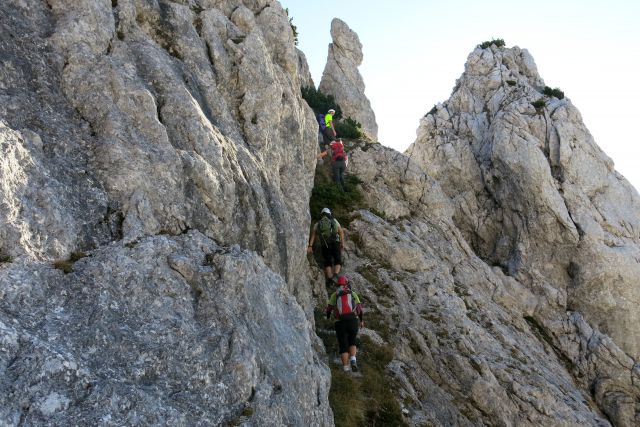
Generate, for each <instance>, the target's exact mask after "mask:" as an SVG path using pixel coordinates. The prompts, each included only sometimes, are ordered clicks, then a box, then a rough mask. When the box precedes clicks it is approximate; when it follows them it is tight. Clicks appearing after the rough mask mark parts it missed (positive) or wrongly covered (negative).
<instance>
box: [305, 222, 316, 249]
mask: <svg viewBox="0 0 640 427" xmlns="http://www.w3.org/2000/svg"><path fill="white" fill-rule="evenodd" d="M315 240H316V228H315V227H313V229H312V230H311V238H310V239H309V246H307V253H308V254H310V253H311V252H313V242H315Z"/></svg>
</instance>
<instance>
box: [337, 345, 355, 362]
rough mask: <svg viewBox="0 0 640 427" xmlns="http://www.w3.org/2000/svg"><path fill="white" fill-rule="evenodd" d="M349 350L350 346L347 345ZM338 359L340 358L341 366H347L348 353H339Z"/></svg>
mask: <svg viewBox="0 0 640 427" xmlns="http://www.w3.org/2000/svg"><path fill="white" fill-rule="evenodd" d="M353 347H355V346H353ZM349 351H351V347H349ZM340 360H342V366H349V353H340Z"/></svg>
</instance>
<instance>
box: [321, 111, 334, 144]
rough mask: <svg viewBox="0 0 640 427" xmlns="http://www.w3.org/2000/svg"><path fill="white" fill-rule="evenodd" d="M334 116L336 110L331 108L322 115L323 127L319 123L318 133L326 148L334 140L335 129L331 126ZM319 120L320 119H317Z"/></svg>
mask: <svg viewBox="0 0 640 427" xmlns="http://www.w3.org/2000/svg"><path fill="white" fill-rule="evenodd" d="M334 114H336V110H334V109H333V108H331V109H330V110H329V111H328V112H327V114H325V115H324V126H323V123H322V122H321V123H320V132H321V133H322V140H323V141H324V145H325V146H327V145H329V144H330V143H331V141H333V140H334V139H336V129H335V127H334V126H333V115H334ZM319 119H320V118H319Z"/></svg>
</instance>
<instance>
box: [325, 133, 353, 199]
mask: <svg viewBox="0 0 640 427" xmlns="http://www.w3.org/2000/svg"><path fill="white" fill-rule="evenodd" d="M329 152H331V173H332V174H333V180H334V181H335V182H336V184H338V185H339V186H340V188H341V189H342V191H344V172H345V170H346V169H347V163H348V162H349V159H348V157H347V153H345V152H344V144H343V143H342V140H340V139H337V140H335V141H332V142H331V144H329V149H328V150H325V151H323V152H322V153H320V154H319V158H323V157H324V156H326V155H327V154H329Z"/></svg>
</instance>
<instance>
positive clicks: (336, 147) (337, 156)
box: [330, 139, 347, 162]
mask: <svg viewBox="0 0 640 427" xmlns="http://www.w3.org/2000/svg"><path fill="white" fill-rule="evenodd" d="M330 146H331V160H332V161H334V162H335V161H336V160H345V161H346V160H347V154H346V153H345V152H344V145H343V144H342V141H340V140H339V139H338V140H336V141H333V142H332V143H331V145H330Z"/></svg>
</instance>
